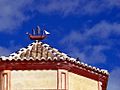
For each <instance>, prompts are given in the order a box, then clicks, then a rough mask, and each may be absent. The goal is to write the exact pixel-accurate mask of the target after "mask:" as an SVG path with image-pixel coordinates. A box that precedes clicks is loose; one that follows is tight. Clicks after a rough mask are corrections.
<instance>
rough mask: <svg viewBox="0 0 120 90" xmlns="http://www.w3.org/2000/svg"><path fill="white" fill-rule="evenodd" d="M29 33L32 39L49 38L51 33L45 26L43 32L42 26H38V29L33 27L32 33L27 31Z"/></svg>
mask: <svg viewBox="0 0 120 90" xmlns="http://www.w3.org/2000/svg"><path fill="white" fill-rule="evenodd" d="M26 34H28V35H29V38H30V39H31V40H43V39H45V38H47V36H48V34H50V33H49V32H48V31H46V29H45V28H44V30H43V32H42V33H41V30H40V27H39V26H37V28H36V30H35V29H32V34H29V33H28V32H27V33H26Z"/></svg>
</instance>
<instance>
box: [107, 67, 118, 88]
mask: <svg viewBox="0 0 120 90" xmlns="http://www.w3.org/2000/svg"><path fill="white" fill-rule="evenodd" d="M108 90H120V68H115V69H114V70H112V72H111V73H110V78H109V83H108Z"/></svg>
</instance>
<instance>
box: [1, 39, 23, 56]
mask: <svg viewBox="0 0 120 90" xmlns="http://www.w3.org/2000/svg"><path fill="white" fill-rule="evenodd" d="M8 43H9V47H5V46H0V56H8V55H9V54H11V53H12V52H15V51H17V49H19V48H20V47H21V45H16V44H15V42H14V41H10V42H8Z"/></svg>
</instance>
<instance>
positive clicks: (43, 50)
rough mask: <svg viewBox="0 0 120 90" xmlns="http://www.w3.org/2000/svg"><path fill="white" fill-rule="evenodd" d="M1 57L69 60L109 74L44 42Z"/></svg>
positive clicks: (4, 59) (5, 58) (34, 43)
mask: <svg viewBox="0 0 120 90" xmlns="http://www.w3.org/2000/svg"><path fill="white" fill-rule="evenodd" d="M1 59H2V60H3V61H6V60H9V61H11V60H15V61H18V60H21V61H24V60H27V61H30V60H33V61H35V60H46V61H47V60H51V61H54V60H68V61H71V62H73V63H75V64H78V65H82V66H83V67H88V68H90V69H92V70H95V71H98V72H101V73H103V74H107V75H109V73H108V71H107V70H104V69H101V70H100V69H99V68H96V67H92V66H90V65H87V64H84V63H83V62H80V61H77V60H76V59H75V58H72V57H70V56H68V55H67V54H65V53H62V52H60V51H58V50H57V49H55V48H52V47H50V46H49V45H48V44H43V43H42V42H33V43H31V44H30V45H28V46H27V47H26V48H21V49H20V50H19V51H17V52H16V53H12V54H10V55H9V56H1ZM91 73H92V71H91Z"/></svg>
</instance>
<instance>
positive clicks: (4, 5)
mask: <svg viewBox="0 0 120 90" xmlns="http://www.w3.org/2000/svg"><path fill="white" fill-rule="evenodd" d="M31 2H32V0H19V1H18V0H12V1H10V0H0V31H3V32H11V31H13V30H14V29H16V27H18V26H20V25H22V23H23V22H24V21H26V20H27V19H28V18H29V16H28V15H25V12H26V11H27V10H29V5H30V4H31Z"/></svg>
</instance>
